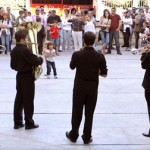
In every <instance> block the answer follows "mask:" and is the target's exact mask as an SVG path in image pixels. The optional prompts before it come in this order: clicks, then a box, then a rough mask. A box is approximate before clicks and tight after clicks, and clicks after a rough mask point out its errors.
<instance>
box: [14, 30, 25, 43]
mask: <svg viewBox="0 0 150 150" xmlns="http://www.w3.org/2000/svg"><path fill="white" fill-rule="evenodd" d="M27 35H28V31H27V30H26V29H24V30H19V31H17V32H16V33H15V40H16V42H20V41H21V39H23V40H25V39H26V37H27Z"/></svg>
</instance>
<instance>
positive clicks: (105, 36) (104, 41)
mask: <svg viewBox="0 0 150 150" xmlns="http://www.w3.org/2000/svg"><path fill="white" fill-rule="evenodd" d="M100 34H101V39H102V44H103V45H104V44H105V45H106V46H107V45H108V44H109V32H105V31H100Z"/></svg>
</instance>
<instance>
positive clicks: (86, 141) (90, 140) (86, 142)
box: [82, 135, 93, 144]
mask: <svg viewBox="0 0 150 150" xmlns="http://www.w3.org/2000/svg"><path fill="white" fill-rule="evenodd" d="M82 139H83V142H84V144H90V143H91V142H92V141H93V139H92V137H91V138H90V139H89V140H87V139H85V138H84V136H83V135H82Z"/></svg>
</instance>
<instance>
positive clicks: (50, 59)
mask: <svg viewBox="0 0 150 150" xmlns="http://www.w3.org/2000/svg"><path fill="white" fill-rule="evenodd" d="M43 55H44V57H45V59H46V67H47V74H46V76H47V79H50V74H51V67H52V69H53V72H54V78H55V79H57V72H56V66H55V61H54V58H55V56H56V51H55V49H54V47H53V42H48V43H47V49H46V50H44V51H43Z"/></svg>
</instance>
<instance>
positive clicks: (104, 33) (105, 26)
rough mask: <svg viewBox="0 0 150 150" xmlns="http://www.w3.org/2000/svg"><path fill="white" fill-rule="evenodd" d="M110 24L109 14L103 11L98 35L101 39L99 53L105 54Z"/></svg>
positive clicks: (107, 11)
mask: <svg viewBox="0 0 150 150" xmlns="http://www.w3.org/2000/svg"><path fill="white" fill-rule="evenodd" d="M110 24H111V19H110V12H109V10H107V9H105V10H104V12H103V16H102V17H101V18H100V28H101V29H100V35H101V39H102V47H101V52H102V54H105V50H106V48H107V46H108V44H109V28H110Z"/></svg>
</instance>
